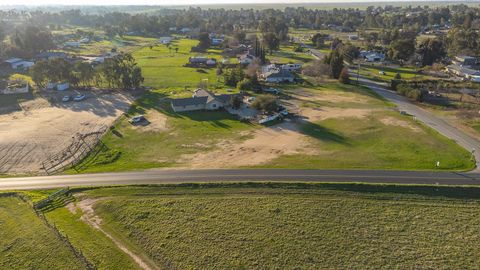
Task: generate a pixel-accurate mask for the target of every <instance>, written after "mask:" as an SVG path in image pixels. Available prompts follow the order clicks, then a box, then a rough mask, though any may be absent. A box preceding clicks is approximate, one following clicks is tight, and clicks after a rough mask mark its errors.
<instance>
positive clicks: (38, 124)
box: [0, 91, 132, 174]
mask: <svg viewBox="0 0 480 270" xmlns="http://www.w3.org/2000/svg"><path fill="white" fill-rule="evenodd" d="M65 94H70V95H72V94H73V91H67V92H64V93H55V94H49V95H48V96H45V97H41V96H32V95H29V96H27V97H24V96H18V97H15V96H8V98H9V99H12V100H9V102H11V103H9V104H5V105H6V107H4V109H5V111H3V114H0V174H7V173H8V174H18V173H22V174H25V173H38V172H39V171H40V170H41V163H42V162H43V161H44V160H46V159H47V158H49V157H51V156H52V155H55V154H57V153H59V152H60V151H62V150H64V149H65V148H66V147H67V146H68V145H69V144H70V143H71V141H72V137H73V136H74V135H75V134H76V133H83V134H85V133H89V132H93V131H98V130H99V129H100V128H102V127H103V126H109V125H110V124H112V123H113V122H114V121H115V119H116V118H117V117H119V116H120V115H121V114H122V113H123V112H124V111H125V110H127V109H128V107H129V106H130V103H131V102H132V98H131V97H130V96H129V95H125V94H122V93H110V92H108V93H103V92H99V93H97V92H95V91H92V92H88V93H86V94H87V99H86V100H84V101H81V102H73V101H70V102H68V103H62V102H61V98H62V96H63V95H65ZM2 99H3V97H2ZM6 108H8V109H6Z"/></svg>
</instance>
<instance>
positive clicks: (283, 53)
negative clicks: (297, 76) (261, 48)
mask: <svg viewBox="0 0 480 270" xmlns="http://www.w3.org/2000/svg"><path fill="white" fill-rule="evenodd" d="M267 59H268V60H270V61H271V62H272V63H280V64H286V63H295V64H296V63H300V64H305V63H308V62H310V61H312V60H313V59H314V57H313V56H312V55H311V54H308V53H305V52H294V51H293V46H291V45H290V46H285V45H282V46H281V47H280V50H278V51H274V52H273V54H272V55H267Z"/></svg>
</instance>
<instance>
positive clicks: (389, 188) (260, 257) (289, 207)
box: [82, 183, 480, 269]
mask: <svg viewBox="0 0 480 270" xmlns="http://www.w3.org/2000/svg"><path fill="white" fill-rule="evenodd" d="M82 193H85V194H86V195H87V196H93V197H103V198H105V199H104V200H101V201H100V202H99V203H98V204H97V205H96V207H95V211H96V212H97V213H98V214H99V215H100V216H101V217H102V219H103V220H104V221H105V222H106V223H107V225H106V227H108V229H109V230H112V231H115V232H117V233H119V234H122V235H124V236H125V237H126V238H127V239H129V240H130V241H131V243H132V244H134V245H136V246H138V247H140V248H141V249H142V250H143V251H144V252H145V253H146V254H148V255H149V257H150V258H151V259H152V260H153V261H154V262H156V264H157V265H158V266H159V267H163V268H179V269H204V268H219V269H251V268H265V269H273V268H277V269H291V268H300V269H337V268H348V269H356V268H362V269H365V268H367V269H397V268H402V269H405V268H406V269H409V268H431V269H440V268H442V269H443V268H445V269H447V268H451V269H470V268H475V267H476V266H478V265H479V263H480V261H479V257H478V256H477V254H478V253H479V252H480V247H479V246H478V244H477V243H478V241H479V240H480V229H479V227H478V226H477V224H478V223H479V222H480V214H479V213H480V211H479V204H478V202H479V201H478V199H479V194H480V193H479V192H478V188H475V187H442V186H437V187H432V186H394V185H361V184H313V183H309V184H307V183H295V184H286V183H238V184H236V183H234V184H221V183H220V184H185V185H179V186H174V185H170V186H140V187H113V188H96V189H92V190H83V191H82Z"/></svg>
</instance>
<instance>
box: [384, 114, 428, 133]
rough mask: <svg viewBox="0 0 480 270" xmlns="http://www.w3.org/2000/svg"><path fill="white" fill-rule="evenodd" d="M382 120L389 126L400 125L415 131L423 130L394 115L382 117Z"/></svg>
mask: <svg viewBox="0 0 480 270" xmlns="http://www.w3.org/2000/svg"><path fill="white" fill-rule="evenodd" d="M380 122H382V123H383V124H384V125H387V126H399V127H403V128H408V129H410V130H412V131H414V132H422V130H421V129H420V128H419V127H416V126H414V125H412V124H411V123H409V122H407V121H404V120H401V119H396V118H394V117H389V116H387V117H383V118H381V119H380Z"/></svg>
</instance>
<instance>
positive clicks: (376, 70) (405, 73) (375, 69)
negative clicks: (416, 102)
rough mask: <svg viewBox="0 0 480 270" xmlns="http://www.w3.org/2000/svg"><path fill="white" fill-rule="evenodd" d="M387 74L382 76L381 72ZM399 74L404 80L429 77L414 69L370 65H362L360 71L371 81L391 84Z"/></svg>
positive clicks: (353, 75)
mask: <svg viewBox="0 0 480 270" xmlns="http://www.w3.org/2000/svg"><path fill="white" fill-rule="evenodd" d="M382 71H383V72H385V74H380V72H382ZM397 73H399V74H400V76H401V77H402V79H403V80H412V79H425V78H427V76H425V75H423V74H419V73H418V72H417V71H416V70H415V68H413V67H398V68H392V67H384V66H374V65H368V64H362V67H361V69H360V75H362V76H365V77H367V78H369V79H372V80H375V81H384V82H390V81H391V80H392V79H394V78H395V75H396V74H397ZM351 75H352V77H355V76H356V71H355V73H354V74H351Z"/></svg>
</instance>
